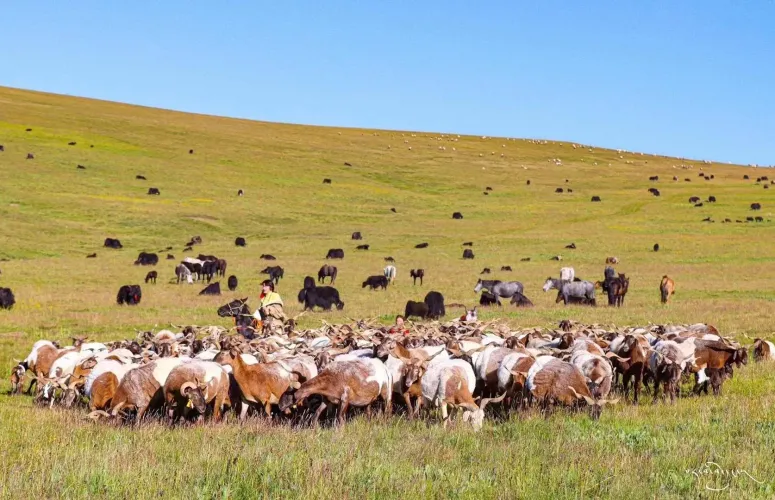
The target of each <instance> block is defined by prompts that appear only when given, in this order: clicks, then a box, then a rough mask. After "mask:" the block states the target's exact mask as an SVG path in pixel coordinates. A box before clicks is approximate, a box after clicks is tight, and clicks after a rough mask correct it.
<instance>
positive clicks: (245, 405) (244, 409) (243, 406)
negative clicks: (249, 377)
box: [239, 400, 248, 422]
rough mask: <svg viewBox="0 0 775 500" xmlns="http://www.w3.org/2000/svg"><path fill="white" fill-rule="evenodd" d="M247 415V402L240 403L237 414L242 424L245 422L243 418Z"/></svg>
mask: <svg viewBox="0 0 775 500" xmlns="http://www.w3.org/2000/svg"><path fill="white" fill-rule="evenodd" d="M247 415H248V402H247V401H245V400H243V401H242V409H241V411H240V414H239V419H240V420H242V421H243V422H244V421H245V417H246V416H247Z"/></svg>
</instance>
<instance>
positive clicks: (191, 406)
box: [186, 399, 194, 408]
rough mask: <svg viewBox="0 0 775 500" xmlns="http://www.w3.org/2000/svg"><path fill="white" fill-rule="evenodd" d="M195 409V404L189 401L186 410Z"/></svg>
mask: <svg viewBox="0 0 775 500" xmlns="http://www.w3.org/2000/svg"><path fill="white" fill-rule="evenodd" d="M193 407H194V402H193V401H191V400H190V399H189V400H188V403H187V404H186V408H193Z"/></svg>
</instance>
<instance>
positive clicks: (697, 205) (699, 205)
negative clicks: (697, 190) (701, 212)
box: [694, 203, 702, 207]
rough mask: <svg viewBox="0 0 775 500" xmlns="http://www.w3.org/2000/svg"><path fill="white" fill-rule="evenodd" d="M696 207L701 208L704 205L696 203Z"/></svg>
mask: <svg viewBox="0 0 775 500" xmlns="http://www.w3.org/2000/svg"><path fill="white" fill-rule="evenodd" d="M694 206H695V207H701V206H702V203H695V204H694Z"/></svg>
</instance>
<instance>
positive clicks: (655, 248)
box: [654, 243, 659, 252]
mask: <svg viewBox="0 0 775 500" xmlns="http://www.w3.org/2000/svg"><path fill="white" fill-rule="evenodd" d="M654 251H655V252H659V243H654Z"/></svg>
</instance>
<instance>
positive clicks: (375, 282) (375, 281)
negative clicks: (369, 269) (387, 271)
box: [361, 276, 388, 290]
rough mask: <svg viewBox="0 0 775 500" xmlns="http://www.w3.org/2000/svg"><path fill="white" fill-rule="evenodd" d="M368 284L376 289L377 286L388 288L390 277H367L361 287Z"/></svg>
mask: <svg viewBox="0 0 775 500" xmlns="http://www.w3.org/2000/svg"><path fill="white" fill-rule="evenodd" d="M367 286H368V287H369V288H371V289H372V290H376V289H377V288H382V289H383V290H387V286H388V279H387V277H385V276H369V277H368V278H366V281H364V282H363V284H362V285H361V288H366V287H367Z"/></svg>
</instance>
